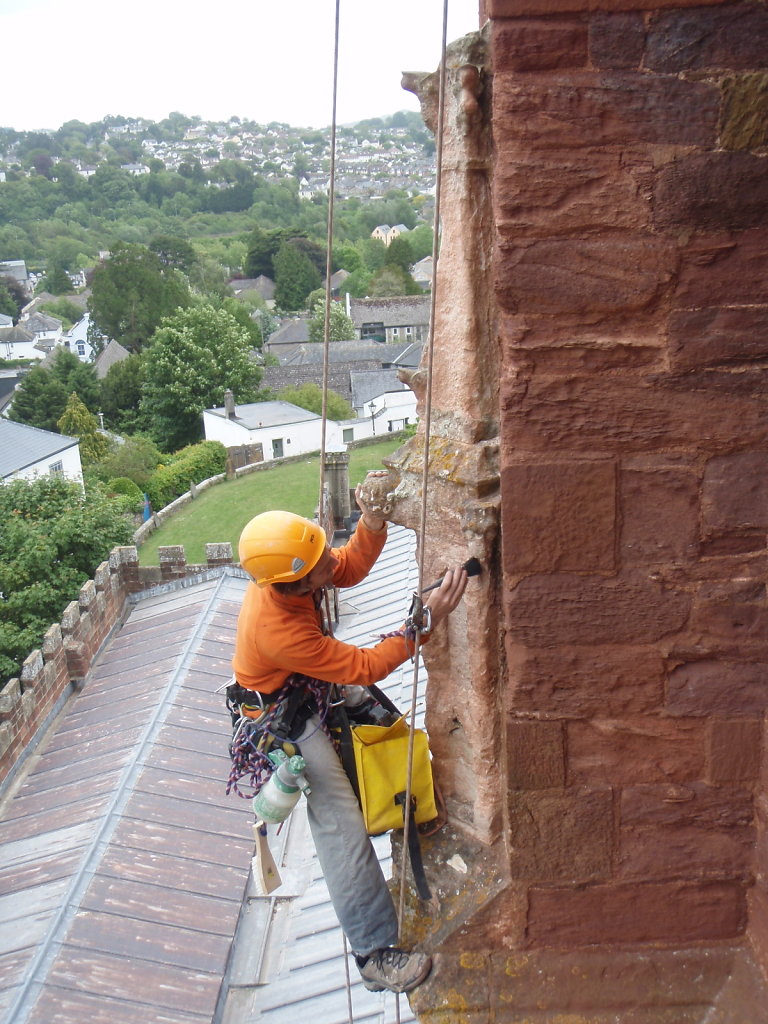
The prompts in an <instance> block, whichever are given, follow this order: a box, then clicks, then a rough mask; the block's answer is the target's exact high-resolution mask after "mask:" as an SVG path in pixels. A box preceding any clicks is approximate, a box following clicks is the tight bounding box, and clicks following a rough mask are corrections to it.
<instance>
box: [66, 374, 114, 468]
mask: <svg viewBox="0 0 768 1024" xmlns="http://www.w3.org/2000/svg"><path fill="white" fill-rule="evenodd" d="M56 425H57V426H58V428H59V432H60V433H62V434H67V435H68V436H69V437H76V438H78V440H79V441H80V458H81V459H82V460H83V465H87V464H88V463H90V462H98V460H99V459H101V458H103V457H104V456H105V455H106V453H107V449H108V448H109V441H108V440H107V439H106V437H105V436H104V435H103V434H100V433H99V421H98V420H97V419H96V417H95V416H94V415H93V414H92V413H90V412H88V410H87V409H86V407H85V406H84V405H83V403H82V402H81V401H80V399H79V398H78V397H77V394H76V393H75V392H74V391H73V392H72V394H71V395H70V396H69V398H68V399H67V406H66V408H65V410H64V412H63V413H62V414H61V416H60V417H59V420H58V422H57V424H56Z"/></svg>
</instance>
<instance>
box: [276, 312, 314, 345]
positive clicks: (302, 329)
mask: <svg viewBox="0 0 768 1024" xmlns="http://www.w3.org/2000/svg"><path fill="white" fill-rule="evenodd" d="M305 341H306V342H308V341H309V320H307V318H306V317H296V318H295V319H294V320H285V321H283V323H281V324H280V326H279V327H278V328H277V330H276V331H273V332H272V334H270V336H269V341H268V342H267V345H266V347H267V350H268V351H271V350H272V349H273V348H274V347H275V346H276V345H295V344H297V343H299V342H305Z"/></svg>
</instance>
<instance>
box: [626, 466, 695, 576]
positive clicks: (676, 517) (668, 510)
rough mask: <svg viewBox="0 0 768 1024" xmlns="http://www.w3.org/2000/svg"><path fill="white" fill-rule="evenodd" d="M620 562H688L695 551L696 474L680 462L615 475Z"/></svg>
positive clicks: (637, 564) (633, 564) (643, 563)
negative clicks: (678, 463) (675, 466)
mask: <svg viewBox="0 0 768 1024" xmlns="http://www.w3.org/2000/svg"><path fill="white" fill-rule="evenodd" d="M619 487H620V508H621V523H622V525H621V542H620V562H621V564H622V565H624V566H640V565H656V564H659V563H661V562H691V561H693V560H695V559H696V557H697V555H698V528H699V479H698V475H697V474H695V473H694V472H692V471H691V470H689V469H686V468H679V469H677V468H671V467H670V468H661V467H658V468H654V469H648V470H626V471H625V472H623V473H622V474H621V477H620V484H619Z"/></svg>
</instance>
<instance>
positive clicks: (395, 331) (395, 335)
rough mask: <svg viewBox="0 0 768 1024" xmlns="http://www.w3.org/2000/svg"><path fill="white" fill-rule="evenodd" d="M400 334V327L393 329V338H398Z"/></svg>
mask: <svg viewBox="0 0 768 1024" xmlns="http://www.w3.org/2000/svg"><path fill="white" fill-rule="evenodd" d="M399 334H400V328H399V327H393V328H392V337H393V338H396V337H397V336H398V335H399Z"/></svg>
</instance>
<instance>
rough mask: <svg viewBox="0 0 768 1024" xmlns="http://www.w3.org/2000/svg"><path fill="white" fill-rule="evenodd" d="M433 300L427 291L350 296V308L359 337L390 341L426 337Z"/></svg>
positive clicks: (413, 339)
mask: <svg viewBox="0 0 768 1024" xmlns="http://www.w3.org/2000/svg"><path fill="white" fill-rule="evenodd" d="M430 308H431V300H430V297H429V296H428V295H402V296H395V297H394V298H386V299H353V298H350V300H349V308H348V310H347V313H348V315H349V316H350V318H351V320H352V323H353V324H354V325H355V331H356V332H357V336H358V338H361V339H368V340H373V341H379V342H387V343H388V344H390V345H399V344H402V345H410V344H412V343H413V342H416V341H422V342H423V341H426V340H427V337H428V334H429V313H430Z"/></svg>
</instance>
